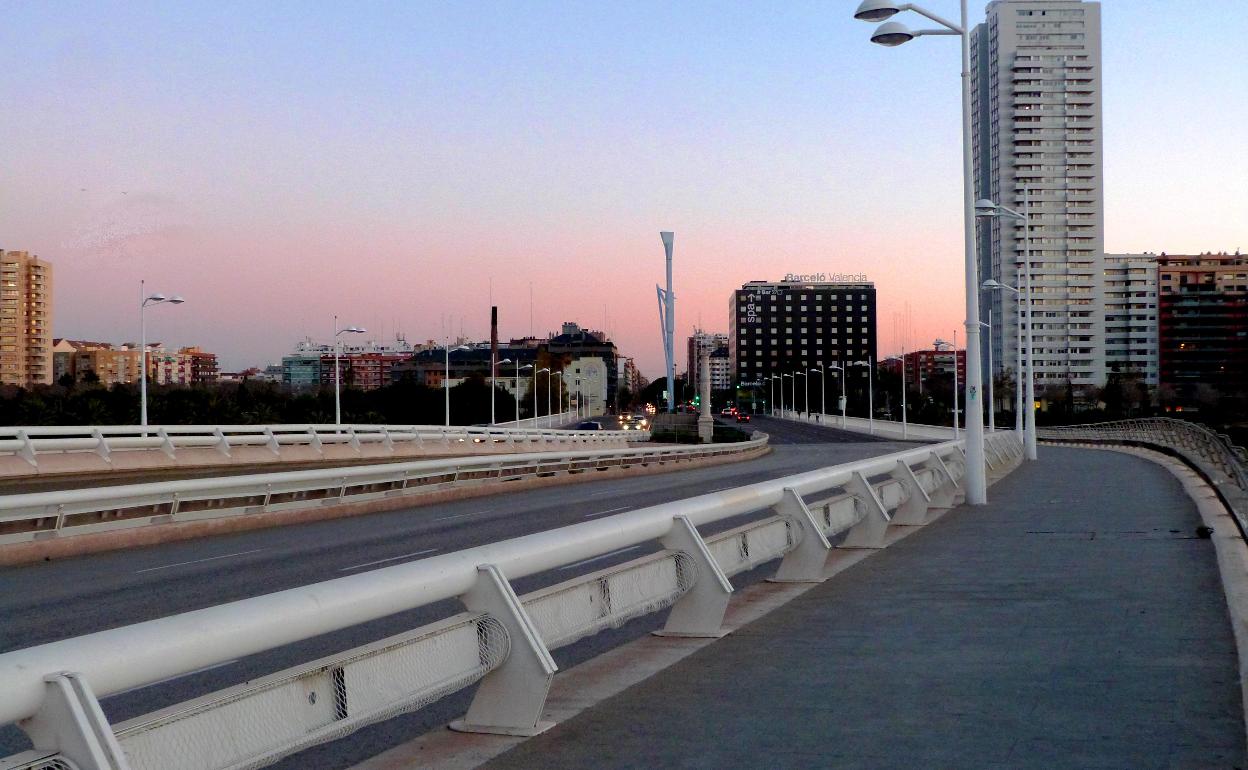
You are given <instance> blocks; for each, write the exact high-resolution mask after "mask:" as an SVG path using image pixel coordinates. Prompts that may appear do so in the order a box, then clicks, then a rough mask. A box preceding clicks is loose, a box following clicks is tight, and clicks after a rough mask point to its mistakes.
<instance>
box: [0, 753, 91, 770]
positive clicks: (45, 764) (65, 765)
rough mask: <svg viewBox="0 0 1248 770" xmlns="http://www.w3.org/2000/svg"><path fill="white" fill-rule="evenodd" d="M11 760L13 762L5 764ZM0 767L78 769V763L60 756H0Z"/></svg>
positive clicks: (25, 769)
mask: <svg viewBox="0 0 1248 770" xmlns="http://www.w3.org/2000/svg"><path fill="white" fill-rule="evenodd" d="M5 762H11V763H13V764H5ZM0 767H2V768H5V769H6V770H78V765H76V764H74V763H73V762H71V761H69V760H68V759H66V758H65V757H62V756H59V755H57V756H54V757H37V758H35V759H28V760H27V759H19V758H17V757H9V758H8V759H7V760H6V759H5V758H4V757H0Z"/></svg>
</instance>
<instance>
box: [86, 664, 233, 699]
mask: <svg viewBox="0 0 1248 770" xmlns="http://www.w3.org/2000/svg"><path fill="white" fill-rule="evenodd" d="M237 662H238V658H235V659H234V660H227V661H225V662H224V663H214V664H213V665H211V666H204V667H203V668H197V669H195V670H194V671H187V672H186V673H185V674H174V675H173V676H167V677H165V678H164V679H161V680H158V681H155V682H148V683H147V684H141V685H139V686H138V687H131V688H130V689H128V690H122V691H121V692H115V693H112V694H110V695H108V697H109V698H114V697H116V696H118V695H125V694H126V693H128V692H134V691H135V690H142V689H143V688H144V687H155V686H156V685H158V684H164V683H165V682H172V681H173V680H174V679H181V678H182V677H184V676H194V675H195V674H202V673H204V672H205V671H211V670H213V669H214V668H222V667H224V666H230V665H233V664H235V663H237Z"/></svg>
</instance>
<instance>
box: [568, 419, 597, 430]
mask: <svg viewBox="0 0 1248 770" xmlns="http://www.w3.org/2000/svg"><path fill="white" fill-rule="evenodd" d="M574 430H602V423H600V422H594V421H593V420H586V421H585V422H578V423H577V424H576V428H574Z"/></svg>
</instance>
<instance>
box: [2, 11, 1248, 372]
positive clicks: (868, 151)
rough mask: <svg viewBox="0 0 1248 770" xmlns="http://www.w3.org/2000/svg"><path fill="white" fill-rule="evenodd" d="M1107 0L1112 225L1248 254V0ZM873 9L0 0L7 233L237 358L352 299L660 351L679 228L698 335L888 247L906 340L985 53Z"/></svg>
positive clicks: (945, 239) (437, 325)
mask: <svg viewBox="0 0 1248 770" xmlns="http://www.w3.org/2000/svg"><path fill="white" fill-rule="evenodd" d="M927 5H929V6H930V7H931V8H932V10H934V11H937V12H943V13H944V14H946V15H949V16H953V15H956V10H957V4H956V3H954V2H952V0H929V2H928V3H927ZM1102 5H1103V9H1104V10H1103V16H1104V18H1103V25H1104V28H1103V45H1104V109H1105V117H1104V134H1105V188H1106V189H1105V195H1106V243H1105V245H1106V250H1107V251H1109V252H1127V251H1167V252H1171V253H1182V252H1193V251H1197V252H1199V251H1209V250H1213V251H1221V250H1231V251H1233V250H1235V249H1237V248H1248V216H1246V214H1245V212H1248V149H1246V148H1245V144H1246V141H1245V140H1246V139H1248V98H1246V97H1248V57H1245V56H1243V55H1242V51H1243V40H1242V37H1241V35H1242V31H1243V30H1245V29H1248V3H1239V2H1224V3H1217V4H1214V5H1212V6H1210V7H1209V8H1208V9H1207V12H1206V13H1202V14H1193V13H1190V8H1191V6H1190V4H1188V3H1187V2H1185V1H1184V0H1104V2H1103V3H1102ZM855 6H856V2H855V1H853V0H818V1H817V2H800V1H799V2H786V3H782V4H781V3H757V2H752V3H744V2H719V3H700V2H684V3H661V2H632V3H605V2H597V3H593V2H591V3H584V2H580V3H554V2H540V1H539V0H525V1H524V2H521V1H520V0H516V1H515V2H470V1H465V2H457V3H433V2H394V3H387V2H352V3H341V2H340V3H329V2H311V1H307V2H268V3H263V4H261V3H253V2H246V3H243V2H238V3H234V2H211V3H209V2H203V3H176V2H174V3H158V2H124V3H122V2H118V3H112V2H92V3H73V2H57V1H55V0H51V1H39V2H15V1H14V0H0V15H2V16H3V18H4V23H3V24H2V25H0V105H2V108H0V248H4V249H15V250H24V251H30V252H33V253H36V254H38V255H40V256H41V257H43V258H45V259H48V260H50V261H51V262H52V263H53V265H54V270H55V297H54V317H53V324H54V333H55V335H56V336H65V337H71V338H86V339H100V340H113V341H117V342H120V341H125V340H135V339H137V337H138V325H139V318H138V303H139V297H140V289H139V281H140V280H142V279H145V280H146V281H147V287H148V290H149V291H163V292H167V293H179V294H182V295H183V296H184V297H185V298H186V300H187V302H186V303H185V304H183V305H180V306H176V307H175V306H161V307H156V308H152V309H150V310H149V316H148V326H149V339H152V340H163V341H165V342H167V343H169V344H173V345H191V344H199V345H202V346H204V347H205V348H206V349H208V350H212V351H214V352H217V353H218V354H219V355H220V357H221V363H222V366H223V368H224V369H227V370H229V369H237V368H242V367H245V366H255V365H259V366H263V365H264V364H265V363H268V362H274V361H277V360H279V359H280V357H281V356H282V354H283V353H285V352H287V351H288V350H290V349H291V348H292V347H293V346H294V345H295V343H297V342H298V341H299V340H301V339H303V338H304V337H312V338H314V339H320V340H326V339H328V338H329V337H330V336H331V334H332V326H333V316H334V315H335V314H337V315H338V316H339V317H340V319H341V323H342V324H343V325H350V324H356V325H361V326H366V327H367V328H368V329H369V331H370V334H369V335H367V336H369V337H376V338H378V339H382V340H384V339H387V338H393V337H394V335H395V334H396V333H402V334H404V335H406V337H407V339H409V340H411V341H414V342H420V341H423V340H426V339H430V338H438V339H440V338H442V336H443V335H444V334H445V333H446V332H447V331H448V330H449V331H451V332H452V333H453V334H456V335H458V333H459V332H460V329H461V328H462V330H463V332H464V333H465V334H466V335H468V336H469V337H473V338H478V339H480V338H488V332H489V329H488V324H489V305H490V302H491V300H493V302H494V303H495V304H497V305H498V306H499V315H500V333H501V335H502V336H503V337H504V338H507V337H512V336H521V335H527V334H529V333H530V332H533V333H536V334H538V335H539V336H544V335H545V334H546V333H548V332H550V331H557V330H558V328H559V325H560V324H561V323H562V322H564V321H576V322H578V323H580V324H581V325H582V326H585V327H589V328H595V329H600V328H604V327H605V329H606V330H607V331H608V332H609V333H610V334H611V336H612V337H613V339H614V340H615V341H616V343H617V345H618V346H619V348H620V350H621V353H622V354H624V355H629V356H634V357H635V358H636V361H637V363H638V366H639V367H640V368H641V370H642V372H643V373H644V374H646V375H648V376H650V377H652V378H653V377H658V376H660V375H661V372H662V368H663V363H662V361H663V354H662V345H661V341H660V337H659V324H658V310H657V306H656V299H655V291H654V285H655V284H656V283H657V282H660V281H662V279H663V269H664V265H663V249H662V244H661V242H660V239H659V231H660V230H673V231H675V233H676V248H675V254H676V259H675V275H676V277H675V294H676V298H677V300H676V313H677V333H678V341H677V349H678V350H683V342H682V340H683V337H684V336H685V335H687V334H689V333H690V332H691V331H692V329H693V328H694V327H695V326H701V327H702V328H705V329H707V330H710V331H727V330H728V300H729V296H730V294H731V291H732V290H733V289H734V288H738V287H740V285H741V284H742V283H744V282H745V281H748V280H754V279H768V280H776V279H780V278H782V277H783V276H784V274H785V273H790V272H795V273H814V272H827V273H834V272H835V273H865V274H866V275H867V276H868V277H869V278H870V279H871V280H873V281H874V282H875V284H876V288H877V292H878V304H879V311H878V324H879V330H880V350H881V352H882V353H884V352H892V351H895V350H897V349H898V348H899V347H900V345H901V344H902V343H906V344H907V346H908V347H910V348H913V347H915V346H916V345H923V346H925V345H926V344H928V343H930V341H931V340H932V339H933V338H934V337H937V336H942V337H948V336H949V335H950V334H951V333H952V331H953V329H954V328H956V327H958V326H960V322H961V318H962V315H963V313H962V309H963V294H962V278H961V266H962V230H961V228H962V219H961V197H960V190H961V165H960V164H961V139H960V133H959V132H960V117H959V116H960V112H959V110H960V102H959V82H958V81H959V78H958V47H957V44H956V40H955V39H952V38H938V37H936V38H921V39H919V40H916V41H914V42H912V43H910V44H908V45H905V46H901V47H900V48H896V49H885V48H882V47H879V46H874V45H871V44H870V43H869V42H868V37H869V34H870V31H871V26H870V25H868V24H865V23H863V22H858V21H855V20H854V19H853V18H852V10H853V8H854V7H855ZM982 7H983V6H982V4H981V3H975V2H973V3H972V18H973V19H974V20H977V19H978V18H981V17H980V14H981V13H982ZM917 21H918V20H917V19H915V20H914V22H917ZM914 22H912V23H914ZM530 296H531V297H532V303H531V304H530ZM530 319H532V320H531V322H530ZM899 319H905V320H904V321H903V320H899ZM683 365H684V362H683V361H679V360H678V369H681V368H683Z"/></svg>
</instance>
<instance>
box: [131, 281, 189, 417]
mask: <svg viewBox="0 0 1248 770" xmlns="http://www.w3.org/2000/svg"><path fill="white" fill-rule="evenodd" d="M145 284H146V282H145V281H139V351H140V352H139V424H140V425H142V426H143V427H144V428H146V427H147V317H146V316H145V315H144V313H143V311H144V309H146V308H147V306H148V305H160V304H164V303H168V304H170V305H181V304H182V303H183V302H186V300H184V299H182V297H181V296H179V295H177V294H174V295H173V296H172V297H166V296H165V295H164V294H161V293H160V292H156V293H155V294H152V295H149V294H148V293H147V288H146V285H145ZM143 435H144V436H146V435H147V432H146V431H144V433H143Z"/></svg>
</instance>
